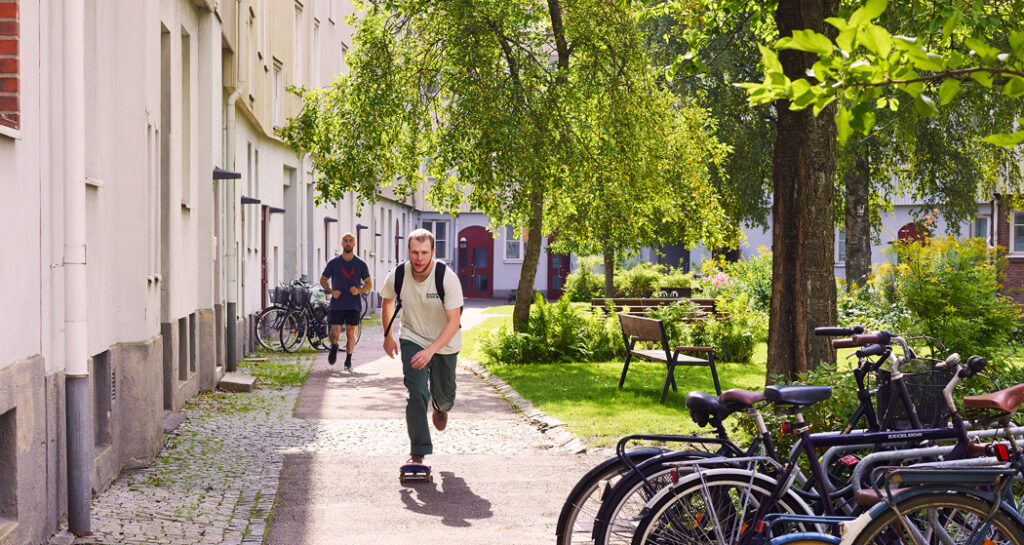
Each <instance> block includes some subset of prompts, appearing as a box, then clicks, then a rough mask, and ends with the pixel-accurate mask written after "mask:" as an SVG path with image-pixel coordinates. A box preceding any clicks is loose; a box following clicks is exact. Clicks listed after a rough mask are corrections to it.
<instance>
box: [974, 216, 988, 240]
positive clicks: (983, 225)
mask: <svg viewBox="0 0 1024 545" xmlns="http://www.w3.org/2000/svg"><path fill="white" fill-rule="evenodd" d="M988 218H989V217H988V216H978V217H976V218H974V227H973V229H972V230H971V236H972V237H977V238H983V239H985V242H986V244H987V243H988Z"/></svg>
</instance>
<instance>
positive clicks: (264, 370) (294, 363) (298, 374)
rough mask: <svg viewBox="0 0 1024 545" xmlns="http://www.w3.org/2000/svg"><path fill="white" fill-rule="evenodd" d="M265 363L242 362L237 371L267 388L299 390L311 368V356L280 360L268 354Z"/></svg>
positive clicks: (278, 356) (303, 355) (294, 356)
mask: <svg viewBox="0 0 1024 545" xmlns="http://www.w3.org/2000/svg"><path fill="white" fill-rule="evenodd" d="M262 357H266V358H267V360H266V361H242V362H241V363H240V364H239V366H238V370H239V372H241V373H244V374H247V375H251V376H254V377H256V378H257V379H259V381H260V384H261V385H262V386H264V387H267V388H284V387H296V388H301V387H302V385H303V384H305V383H306V377H308V376H309V370H310V368H311V367H312V360H313V358H315V357H316V356H315V352H313V353H312V354H304V353H302V352H299V353H298V354H295V355H292V356H288V357H284V358H282V357H281V356H280V355H276V356H275V354H274V353H268V354H267V355H266V356H262Z"/></svg>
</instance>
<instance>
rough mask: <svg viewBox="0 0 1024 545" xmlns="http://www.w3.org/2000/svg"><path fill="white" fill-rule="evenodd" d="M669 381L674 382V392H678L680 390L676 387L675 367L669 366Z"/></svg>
mask: <svg viewBox="0 0 1024 545" xmlns="http://www.w3.org/2000/svg"><path fill="white" fill-rule="evenodd" d="M668 379H669V380H670V381H672V391H673V392H678V391H679V388H677V387H676V368H675V366H672V365H669V367H668Z"/></svg>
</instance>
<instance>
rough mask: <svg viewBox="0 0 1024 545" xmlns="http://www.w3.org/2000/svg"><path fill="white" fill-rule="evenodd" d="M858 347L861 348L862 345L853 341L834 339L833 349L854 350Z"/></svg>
mask: <svg viewBox="0 0 1024 545" xmlns="http://www.w3.org/2000/svg"><path fill="white" fill-rule="evenodd" d="M856 346H861V345H859V344H857V343H855V342H853V339H833V340H832V348H854V347H856Z"/></svg>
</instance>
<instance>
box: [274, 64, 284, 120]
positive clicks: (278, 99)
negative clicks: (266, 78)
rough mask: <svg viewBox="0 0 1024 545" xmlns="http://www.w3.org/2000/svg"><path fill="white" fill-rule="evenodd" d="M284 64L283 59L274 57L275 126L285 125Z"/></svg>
mask: <svg viewBox="0 0 1024 545" xmlns="http://www.w3.org/2000/svg"><path fill="white" fill-rule="evenodd" d="M283 66H284V65H283V64H282V63H281V61H279V60H277V59H274V106H273V108H274V126H275V127H281V126H283V125H284V108H283V107H282V104H281V103H282V102H284V79H283V78H282V77H281V68H282V67H283Z"/></svg>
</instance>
